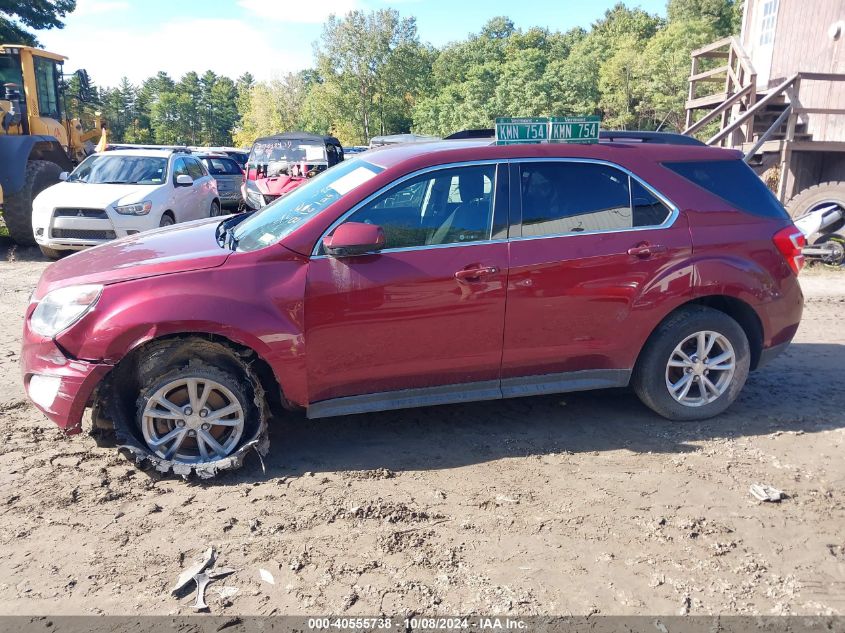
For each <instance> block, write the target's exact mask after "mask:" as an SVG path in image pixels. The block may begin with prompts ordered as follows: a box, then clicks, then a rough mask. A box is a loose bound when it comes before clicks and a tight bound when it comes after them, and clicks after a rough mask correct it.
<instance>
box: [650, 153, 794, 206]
mask: <svg viewBox="0 0 845 633" xmlns="http://www.w3.org/2000/svg"><path fill="white" fill-rule="evenodd" d="M663 165H664V166H665V167H668V168H669V169H671V170H672V171H674V172H675V173H676V174H678V175H680V176H683V177H684V178H686V179H687V180H689V181H690V182H692V183H695V184H696V185H698V186H699V187H701V188H702V189H706V190H707V191H709V192H710V193H712V194H714V195H717V196H719V197H720V198H722V199H723V200H725V201H726V202H728V203H730V204H731V206H733V207H736V208H737V209H739V210H740V211H745V212H746V213H751V214H753V215H759V216H762V217H765V218H788V217H789V216H788V215H787V213H786V211H785V210H784V208H783V206H781V204H780V202H778V200H777V198H775V196H774V194H772V192H771V191H769V188H768V187H767V186H766V185H765V184H763V181H762V180H760V178H758V177H757V174H755V173H754V172H753V171H752V170H751V168H750V167H749V166H748V165H746V164H745V163H744V162H743V161H741V160H707V161H689V162H682V163H663Z"/></svg>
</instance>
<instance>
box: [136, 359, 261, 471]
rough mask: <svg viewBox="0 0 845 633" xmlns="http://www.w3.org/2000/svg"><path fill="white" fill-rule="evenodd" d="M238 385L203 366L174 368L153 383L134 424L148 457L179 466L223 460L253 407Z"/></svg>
mask: <svg viewBox="0 0 845 633" xmlns="http://www.w3.org/2000/svg"><path fill="white" fill-rule="evenodd" d="M240 382H241V381H239V380H237V379H236V378H235V377H234V376H233V375H231V374H229V373H227V372H224V371H221V370H219V369H216V368H214V367H207V366H189V367H187V368H184V369H177V370H174V371H172V372H168V373H167V374H165V375H163V376H162V377H161V378H159V379H158V380H156V381H155V382H154V383H153V384H152V385H151V386H149V387H148V388H147V389H145V390H144V391H143V392H142V393H141V398H140V399H139V402H138V410H139V411H138V422H139V425H140V427H141V433H142V435H143V437H144V442H146V444H147V447H148V448H149V449H150V452H151V453H152V454H154V455H156V456H157V457H160V458H161V459H165V460H167V461H174V462H178V463H180V464H202V463H206V462H213V461H216V460H220V459H224V458H226V457H229V455H231V454H232V453H233V452H234V450H235V449H236V448H237V447H238V445H239V443H240V440H241V438H242V437H243V436H244V433H245V431H246V426H247V417H248V415H250V414H252V413H253V411H252V409H253V408H254V407H252V408H251V407H250V402H249V399H248V398H247V396H246V394H245V393H244V392H243V391H242V385H241V384H240ZM253 417H255V416H254V415H253Z"/></svg>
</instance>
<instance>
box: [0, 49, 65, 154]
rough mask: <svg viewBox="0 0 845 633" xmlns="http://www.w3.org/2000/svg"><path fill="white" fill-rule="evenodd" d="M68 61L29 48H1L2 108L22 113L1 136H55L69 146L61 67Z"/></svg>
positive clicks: (7, 111)
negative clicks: (17, 121)
mask: <svg viewBox="0 0 845 633" xmlns="http://www.w3.org/2000/svg"><path fill="white" fill-rule="evenodd" d="M64 60H65V58H64V57H62V56H61V55H56V54H54V53H49V52H47V51H43V50H41V49H37V48H32V47H30V46H8V45H7V46H0V108H2V109H3V113H0V117H3V116H4V113H9V112H10V111H16V112H18V113H19V114H20V121H19V123H18V124H17V125H14V126H11V125H10V126H9V127H8V129H5V130H4V129H3V128H2V127H0V134H4V133H5V134H32V135H44V136H52V137H55V138H56V140H57V141H58V142H59V143H60V144H61V145H62V146H63V147H64V148H67V146H68V133H67V130H66V129H65V126H64V118H65V114H64V112H63V107H62V92H61V91H62V84H61V82H62V64H63V63H64Z"/></svg>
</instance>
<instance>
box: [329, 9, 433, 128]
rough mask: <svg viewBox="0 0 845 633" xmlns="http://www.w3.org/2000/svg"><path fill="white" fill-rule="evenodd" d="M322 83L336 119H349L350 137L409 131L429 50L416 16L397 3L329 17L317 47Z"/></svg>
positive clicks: (343, 120) (333, 117)
mask: <svg viewBox="0 0 845 633" xmlns="http://www.w3.org/2000/svg"><path fill="white" fill-rule="evenodd" d="M315 53H316V61H317V68H316V70H317V72H318V74H319V77H320V83H319V84H315V86H314V89H319V91H320V92H322V94H323V97H324V98H325V99H327V100H328V101H327V102H326V104H325V108H326V113H327V114H328V115H329V118H330V119H331V124H334V125H335V126H337V125H338V124H339V123H340V122H350V123H351V124H352V127H351V129H350V134H349V136H348V137H345V138H344V140H345V141H346V142H354V143H364V142H367V141H368V140H369V138H370V137H371V136H375V135H378V134H387V133H393V132H402V131H407V130H408V128H409V124H410V121H411V112H412V109H413V104H414V99H415V97H416V95H417V94H418V93H419V91H420V90H421V80H424V79H425V78H426V77H427V75H428V72H427V65H428V63H429V57H430V56H429V55H428V52H427V50H426V49H425V48H424V47H423V46H422V45H421V44H420V42H419V38H418V35H417V25H416V20H415V19H414V18H402V17H400V16H399V13H398V12H397V11H395V10H392V9H383V10H380V11H373V12H370V13H364V12H362V11H351V12H350V13H348V14H347V15H346V16H345V17H343V18H337V17H335V16H331V17H329V19H328V21H327V22H326V24H325V25H324V27H323V35H322V38H321V42H320V44H318V45H317V47H316V51H315Z"/></svg>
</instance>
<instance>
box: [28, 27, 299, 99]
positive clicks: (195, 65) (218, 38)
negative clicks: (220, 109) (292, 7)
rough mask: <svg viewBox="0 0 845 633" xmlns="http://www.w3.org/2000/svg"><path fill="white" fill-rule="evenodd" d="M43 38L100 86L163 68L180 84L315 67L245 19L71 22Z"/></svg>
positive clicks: (68, 67)
mask: <svg viewBox="0 0 845 633" xmlns="http://www.w3.org/2000/svg"><path fill="white" fill-rule="evenodd" d="M39 37H40V38H41V40H42V42H43V43H44V45H45V47H46V48H47V49H48V50H50V51H53V52H55V53H59V54H61V55H66V56H67V57H68V58H69V60H68V61H67V62H66V63H65V72H69V71H71V70H74V69H77V68H85V69H87V70H88V72H89V74H90V75H91V78H92V79H93V80H94V82H95V83H96V84H97V85H99V86H116V85H117V84H118V82H119V81H120V78H121V77H123V76H124V75H125V76H127V77H129V80H130V81H132V82H133V83H136V84H137V83H140V82H141V81H142V80H143V79H146V78H147V77H150V76H152V75H155V74H156V73H157V72H158V71H159V70H164V71H166V72H167V73H169V74H170V76H171V77H173V78H174V79H177V80H178V79H179V77H181V76H182V75H183V74H184V73H186V72H188V71H189V70H194V71H196V72H197V73H199V74H202V73H203V72H204V71H206V70H208V69H211V70H213V71H214V72H215V73H217V74H218V75H226V76H228V77H231V78H232V79H236V78H237V77H238V76H239V75H241V74H243V73H244V72H246V71H249V72H250V73H252V74H253V76H255V77H256V78H257V79H269V78H271V77H274V76H277V75H280V74H284V73H286V72H291V71H297V70H301V69H303V68H307V67H308V66H310V65H311V63H312V59H311V52H310V49H309V50H307V51H301V50H294V51H290V50H285V49H282V48H278V47H277V46H276V41H278V38H273V37H268V34H267V33H266V32H264V31H260V30H258V29H257V28H255V27H253V26H251V25H249V24H247V23H245V22H243V21H241V20H227V19H183V20H173V21H171V22H165V23H163V24H161V25H160V26H158V27H157V28H155V29H154V30H152V31H150V32H143V31H142V32H137V31H128V30H122V29H102V30H99V31H92V30H91V29H90V27H86V28H85V29H84V30H83V28H82V27H81V26H79V27H76V28H74V27H73V25H72V24H68V26H67V27H66V28H65V29H63V30H55V31H47V32H44V33H43V34H41V33H39Z"/></svg>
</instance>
